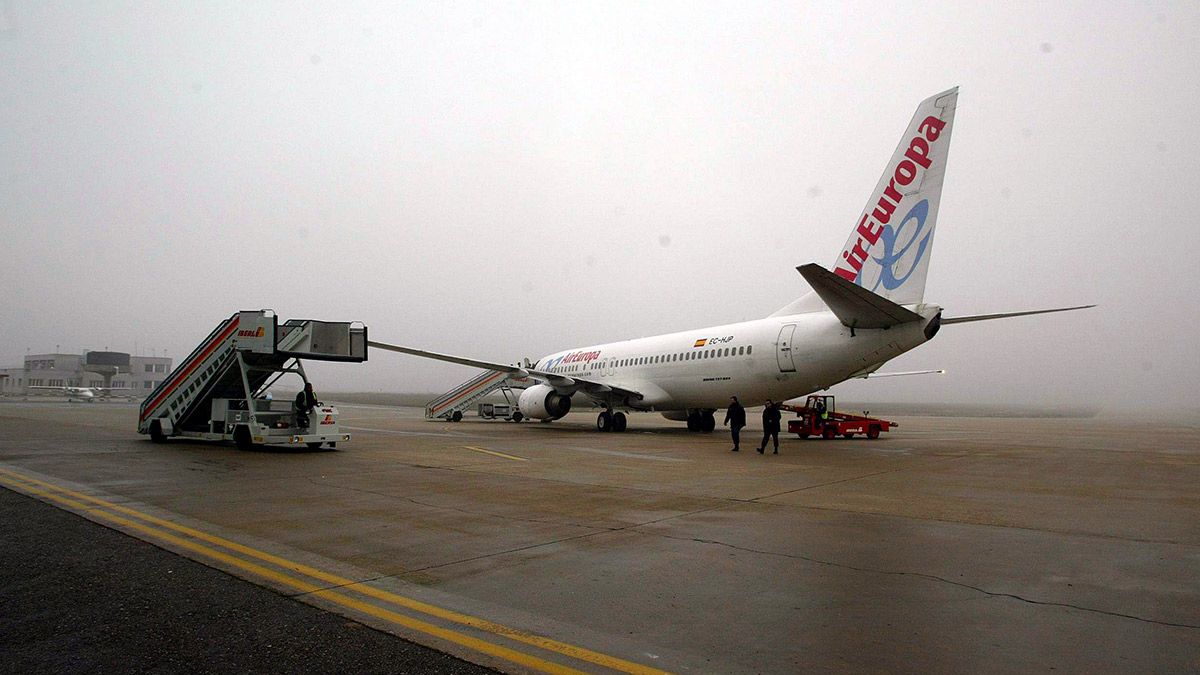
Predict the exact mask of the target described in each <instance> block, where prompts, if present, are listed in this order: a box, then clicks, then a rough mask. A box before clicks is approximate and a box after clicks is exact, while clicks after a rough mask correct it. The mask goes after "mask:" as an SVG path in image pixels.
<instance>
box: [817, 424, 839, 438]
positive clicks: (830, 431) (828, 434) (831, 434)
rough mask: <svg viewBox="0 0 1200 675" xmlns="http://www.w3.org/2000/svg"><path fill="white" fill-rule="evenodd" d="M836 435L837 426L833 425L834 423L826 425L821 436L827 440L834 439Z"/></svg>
mask: <svg viewBox="0 0 1200 675" xmlns="http://www.w3.org/2000/svg"><path fill="white" fill-rule="evenodd" d="M836 436H837V427H835V426H833V425H832V424H829V425H826V427H825V428H824V429H822V430H821V438H824V439H825V440H827V441H832V440H833V439H834V438H835V437H836Z"/></svg>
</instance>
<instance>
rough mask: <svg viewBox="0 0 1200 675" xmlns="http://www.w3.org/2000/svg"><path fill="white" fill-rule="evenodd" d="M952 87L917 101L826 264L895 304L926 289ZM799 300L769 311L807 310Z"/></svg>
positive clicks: (954, 98) (911, 300) (808, 301)
mask: <svg viewBox="0 0 1200 675" xmlns="http://www.w3.org/2000/svg"><path fill="white" fill-rule="evenodd" d="M957 105H958V87H955V88H953V89H949V90H947V91H944V92H942V93H940V94H937V95H934V96H931V97H929V98H927V99H925V100H924V101H922V102H921V104H920V105H918V106H917V111H916V113H915V114H914V115H913V118H912V120H911V121H910V122H909V123H908V127H907V129H905V132H904V135H903V136H902V137H901V138H900V144H899V145H897V146H896V151H895V152H894V153H892V157H891V159H890V160H889V161H888V163H887V167H886V168H885V170H884V172H883V175H882V176H881V177H880V178H879V183H878V184H877V185H876V186H875V191H874V192H873V193H872V194H871V198H870V200H868V201H867V205H866V207H865V208H864V209H863V213H862V215H861V217H860V218H859V219H858V220H857V221H856V222H855V225H854V229H852V230H851V232H850V238H849V239H847V240H846V245H845V246H844V247H842V250H841V252H840V253H839V254H838V257H837V259H836V260H834V264H833V272H834V273H835V274H837V275H838V276H839V277H841V278H843V279H845V280H847V281H849V282H851V283H853V284H855V285H857V286H860V287H861V288H864V289H866V290H868V291H871V292H872V293H874V294H875V295H878V296H881V297H883V298H886V299H888V300H890V301H892V302H893V303H896V304H898V305H908V304H916V303H919V302H921V301H922V299H923V298H924V295H925V277H926V274H927V272H928V271H929V256H930V252H931V250H932V248H933V233H934V227H935V225H936V224H937V215H938V206H939V204H940V203H941V197H942V181H943V179H944V178H945V176H946V159H947V157H948V156H949V151H950V132H951V129H952V128H953V126H954V111H955V108H956V106H957ZM818 308H819V305H814V303H813V299H812V298H810V297H804V298H800V299H799V300H796V301H795V302H792V303H791V304H789V305H787V306H786V307H783V308H782V309H780V310H779V311H777V312H775V313H774V314H772V315H771V316H782V315H785V314H796V313H801V312H806V311H814V310H815V309H818Z"/></svg>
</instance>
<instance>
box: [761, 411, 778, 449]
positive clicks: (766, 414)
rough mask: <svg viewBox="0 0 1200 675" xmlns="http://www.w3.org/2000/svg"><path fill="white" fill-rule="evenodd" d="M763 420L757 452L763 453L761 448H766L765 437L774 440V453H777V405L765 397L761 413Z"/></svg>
mask: <svg viewBox="0 0 1200 675" xmlns="http://www.w3.org/2000/svg"><path fill="white" fill-rule="evenodd" d="M762 422H763V439H762V443H760V444H759V446H758V454H760V455H761V454H763V450H766V448H767V439H773V440H774V441H775V454H776V455H778V454H779V406H777V405H775V403H774V402H773V401H772V400H771V399H767V403H766V407H764V408H763V413H762Z"/></svg>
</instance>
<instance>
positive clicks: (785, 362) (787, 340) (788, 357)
mask: <svg viewBox="0 0 1200 675" xmlns="http://www.w3.org/2000/svg"><path fill="white" fill-rule="evenodd" d="M795 332H796V324H794V323H789V324H788V325H786V326H784V327H783V328H780V329H779V341H778V342H776V343H775V344H776V348H775V358H776V359H777V360H778V361H779V372H781V373H794V372H796V364H795V363H793V362H792V334H793V333H795Z"/></svg>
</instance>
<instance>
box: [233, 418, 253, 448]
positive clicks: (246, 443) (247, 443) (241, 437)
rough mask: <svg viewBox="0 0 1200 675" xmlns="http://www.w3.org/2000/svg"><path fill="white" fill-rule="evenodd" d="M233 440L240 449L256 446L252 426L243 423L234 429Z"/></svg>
mask: <svg viewBox="0 0 1200 675" xmlns="http://www.w3.org/2000/svg"><path fill="white" fill-rule="evenodd" d="M233 442H234V443H235V444H236V445H237V448H238V450H249V449H250V448H253V447H254V439H253V438H252V437H251V436H250V427H248V426H246V425H244V424H243V425H241V426H239V427H238V428H237V429H234V430H233Z"/></svg>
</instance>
